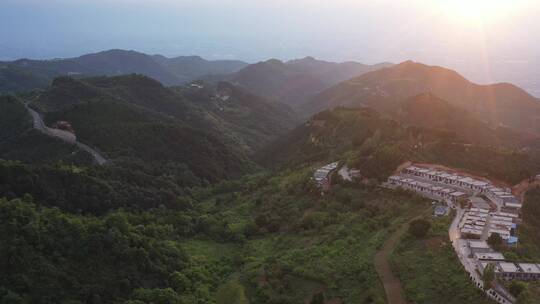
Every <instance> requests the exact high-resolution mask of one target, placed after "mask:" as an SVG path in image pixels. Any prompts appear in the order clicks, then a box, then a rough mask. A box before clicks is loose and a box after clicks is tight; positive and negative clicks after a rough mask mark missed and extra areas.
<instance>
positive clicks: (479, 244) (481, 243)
mask: <svg viewBox="0 0 540 304" xmlns="http://www.w3.org/2000/svg"><path fill="white" fill-rule="evenodd" d="M469 247H471V248H475V249H489V248H490V247H489V245H488V243H487V242H486V241H469Z"/></svg>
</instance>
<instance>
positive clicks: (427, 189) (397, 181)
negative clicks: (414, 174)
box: [388, 175, 467, 203]
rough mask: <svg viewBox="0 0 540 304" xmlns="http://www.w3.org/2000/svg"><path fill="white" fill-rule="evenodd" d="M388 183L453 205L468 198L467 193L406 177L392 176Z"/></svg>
mask: <svg viewBox="0 0 540 304" xmlns="http://www.w3.org/2000/svg"><path fill="white" fill-rule="evenodd" d="M388 182H389V184H390V185H393V186H397V187H402V188H405V189H409V190H413V191H415V192H420V193H421V194H423V195H424V196H427V197H429V198H433V199H442V200H447V201H451V202H453V203H456V202H457V201H458V199H460V198H464V197H466V196H467V194H466V193H464V192H461V191H457V190H456V189H452V188H445V187H441V186H438V185H436V184H433V183H430V182H426V181H419V180H416V179H413V178H408V177H405V176H398V175H394V176H390V177H389V179H388Z"/></svg>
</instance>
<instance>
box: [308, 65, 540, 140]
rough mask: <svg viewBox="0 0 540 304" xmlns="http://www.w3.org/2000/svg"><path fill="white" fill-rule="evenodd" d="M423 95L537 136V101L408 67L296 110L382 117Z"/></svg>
mask: <svg viewBox="0 0 540 304" xmlns="http://www.w3.org/2000/svg"><path fill="white" fill-rule="evenodd" d="M427 92H430V93H433V94H434V95H436V96H438V97H439V98H441V99H443V100H446V101H448V102H449V103H450V104H451V105H453V106H455V107H458V108H461V109H464V110H466V111H468V112H470V113H471V114H472V115H474V116H475V117H476V118H477V119H478V120H481V121H484V122H486V123H489V124H490V125H492V126H495V127H499V126H502V127H510V128H513V129H516V130H518V131H520V132H528V133H532V134H536V135H538V134H540V103H539V100H538V99H536V98H535V97H533V96H531V95H529V94H528V93H527V92H525V91H524V90H522V89H520V88H518V87H516V86H514V85H511V84H507V83H500V84H493V85H478V84H474V83H472V82H470V81H468V80H467V79H465V78H464V77H462V76H461V75H459V74H458V73H457V72H455V71H452V70H448V69H445V68H442V67H437V66H428V65H424V64H420V63H415V62H412V61H407V62H404V63H401V64H399V65H396V66H392V67H387V68H384V69H381V70H378V71H374V72H371V73H367V74H365V75H362V76H359V77H356V78H353V79H350V80H347V81H344V82H342V83H339V84H337V85H335V86H333V87H331V88H329V89H327V90H325V91H324V92H321V93H320V94H318V95H317V96H315V97H314V98H313V99H312V100H311V101H309V102H308V103H306V105H305V106H304V107H303V108H302V110H303V111H305V112H308V113H316V112H318V111H321V110H324V109H328V108H332V107H336V106H352V107H361V106H369V107H373V108H375V109H378V110H380V111H382V112H388V111H391V110H392V109H393V108H395V107H396V105H397V104H399V103H400V102H402V101H403V100H405V99H408V98H411V97H414V96H416V95H418V94H422V93H427Z"/></svg>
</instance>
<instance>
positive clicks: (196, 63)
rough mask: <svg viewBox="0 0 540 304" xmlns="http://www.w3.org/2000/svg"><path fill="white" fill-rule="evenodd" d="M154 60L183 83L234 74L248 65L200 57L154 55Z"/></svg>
mask: <svg viewBox="0 0 540 304" xmlns="http://www.w3.org/2000/svg"><path fill="white" fill-rule="evenodd" d="M152 58H153V59H154V60H155V61H156V62H157V63H159V64H160V65H161V66H163V67H165V68H167V69H168V70H169V71H170V72H171V73H173V74H174V75H175V76H176V77H177V78H178V79H179V80H180V81H182V82H183V83H186V82H190V81H193V80H196V79H198V78H200V77H201V76H207V75H221V74H230V73H234V72H236V71H238V70H240V69H242V68H243V67H245V66H246V65H248V64H247V63H245V62H243V61H239V60H214V61H209V60H206V59H203V58H201V57H199V56H179V57H173V58H167V57H165V56H161V55H154V56H152Z"/></svg>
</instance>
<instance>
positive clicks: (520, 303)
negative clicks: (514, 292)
mask: <svg viewBox="0 0 540 304" xmlns="http://www.w3.org/2000/svg"><path fill="white" fill-rule="evenodd" d="M516 304H533V302H532V300H531V294H530V293H529V291H528V290H525V291H523V292H522V293H520V294H519V296H518V297H517V299H516Z"/></svg>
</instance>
